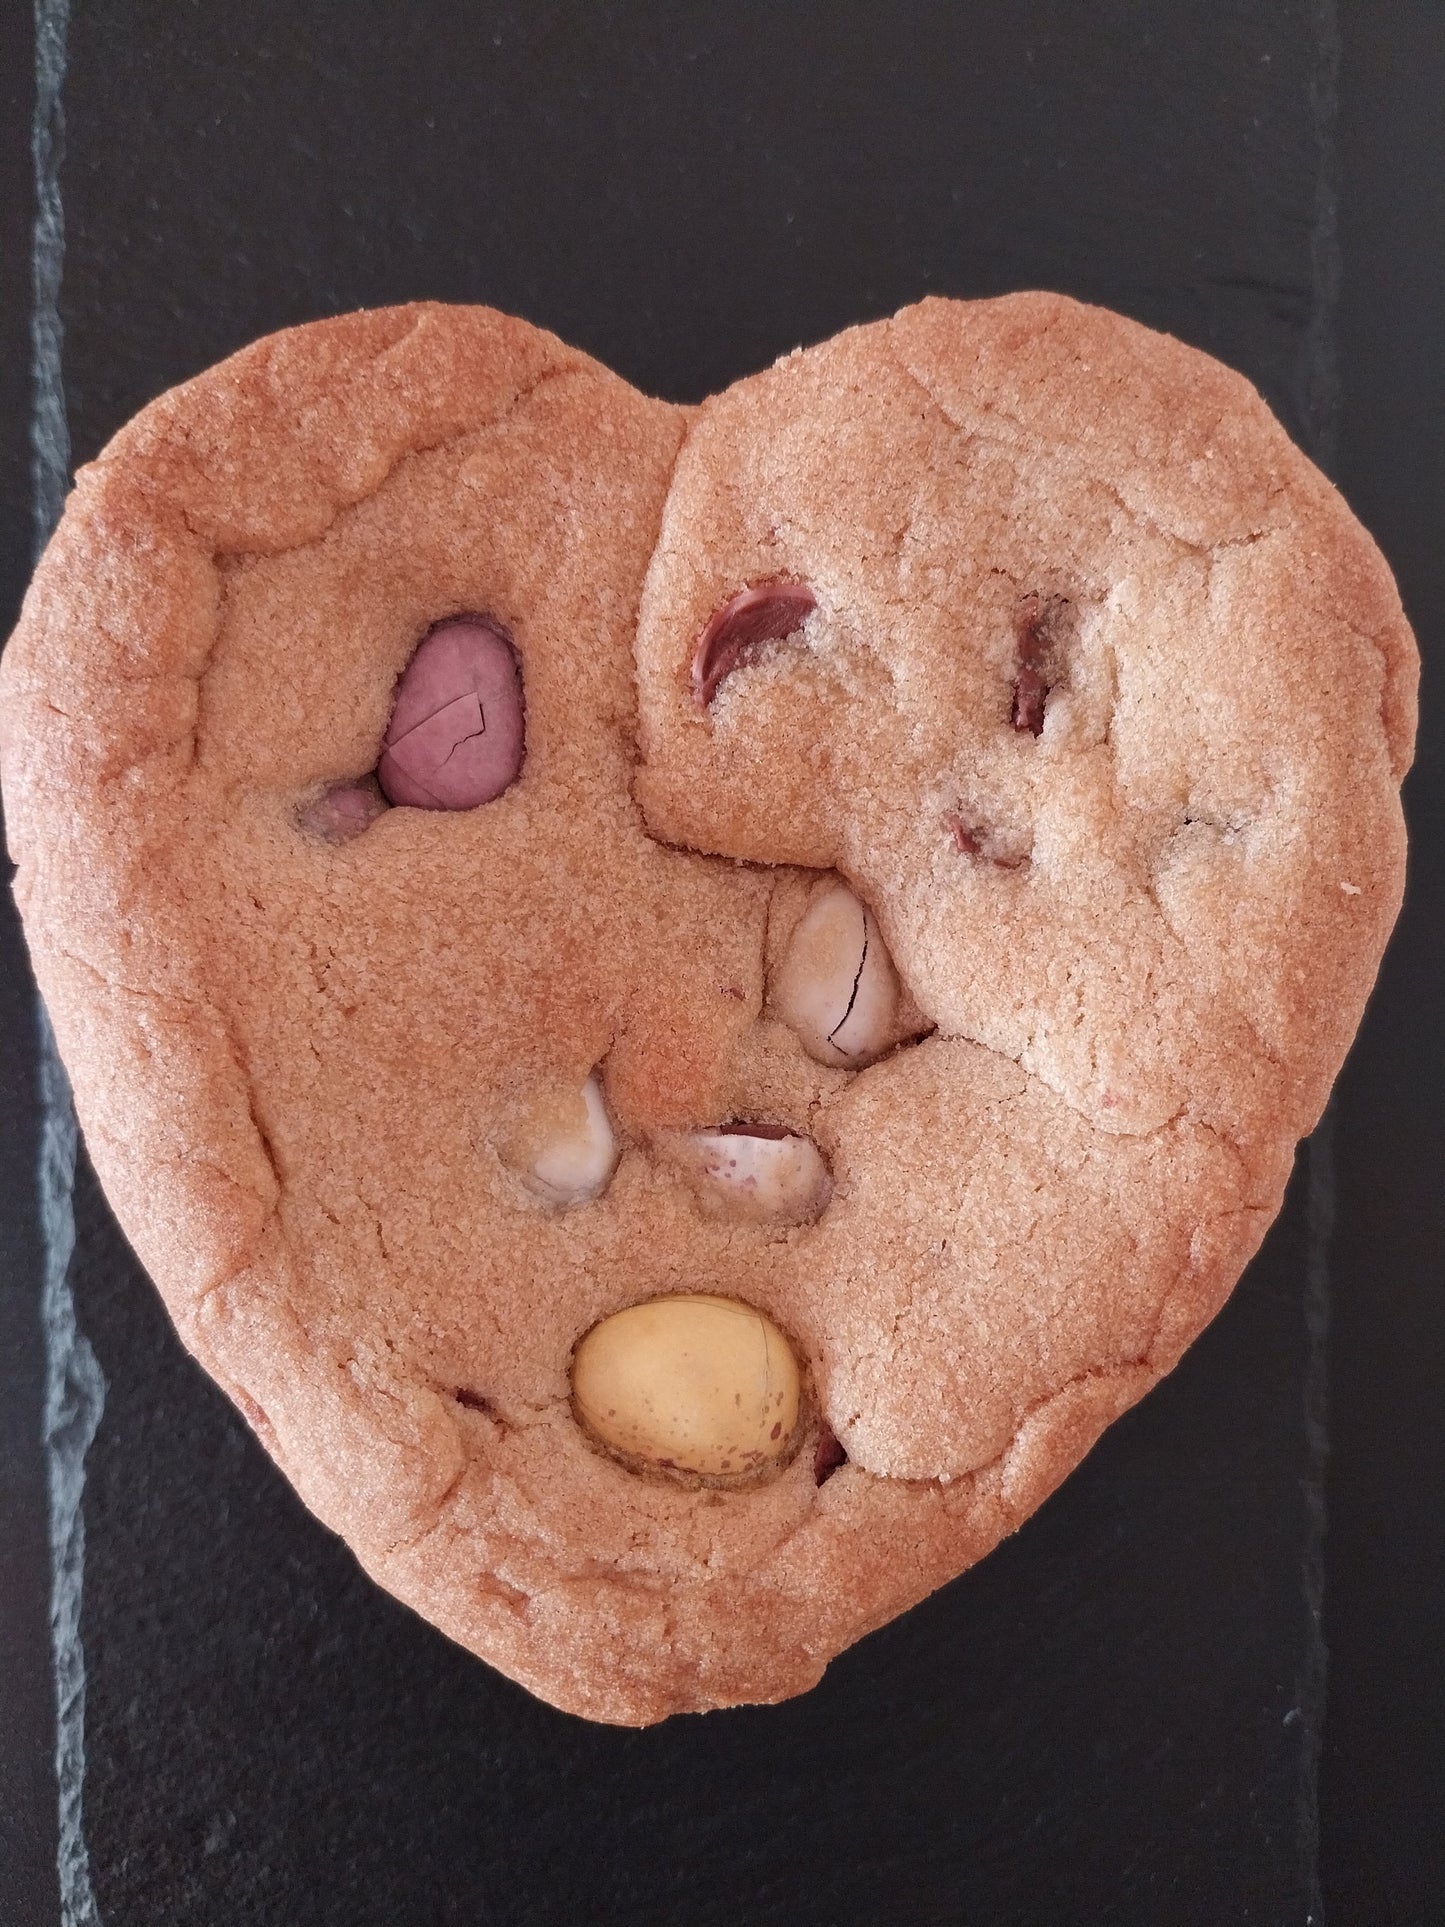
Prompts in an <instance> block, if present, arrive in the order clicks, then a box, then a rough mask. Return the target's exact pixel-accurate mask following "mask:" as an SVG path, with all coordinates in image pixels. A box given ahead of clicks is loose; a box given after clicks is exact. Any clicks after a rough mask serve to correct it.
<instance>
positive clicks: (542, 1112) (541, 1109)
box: [502, 1077, 617, 1207]
mask: <svg viewBox="0 0 1445 1927" xmlns="http://www.w3.org/2000/svg"><path fill="white" fill-rule="evenodd" d="M502 1161H503V1163H504V1164H506V1165H507V1166H508V1167H509V1168H510V1169H511V1170H512V1171H514V1172H515V1173H516V1174H517V1176H518V1177H519V1178H520V1179H521V1180H522V1182H523V1184H525V1185H526V1186H527V1188H528V1190H529V1191H535V1192H536V1194H537V1196H538V1197H539V1198H545V1199H546V1200H547V1202H548V1203H549V1204H556V1205H561V1206H564V1207H565V1206H567V1205H572V1204H585V1203H586V1202H587V1200H588V1199H589V1198H595V1197H596V1196H597V1195H598V1193H599V1192H600V1191H602V1190H604V1189H605V1188H606V1185H607V1181H608V1179H609V1178H610V1177H611V1176H612V1173H613V1171H614V1170H615V1169H616V1167H617V1140H616V1138H615V1137H614V1135H613V1131H612V1125H611V1123H610V1121H609V1119H608V1116H607V1108H606V1106H605V1105H604V1104H603V1102H602V1089H601V1086H600V1085H599V1084H598V1082H597V1079H596V1078H595V1077H589V1078H588V1080H587V1082H586V1083H585V1084H584V1085H583V1086H582V1088H581V1090H580V1091H560V1092H559V1091H548V1092H546V1093H544V1094H542V1095H541V1096H539V1097H538V1098H536V1100H535V1101H534V1102H533V1104H532V1105H531V1107H530V1109H529V1110H528V1111H527V1112H526V1113H525V1115H524V1116H523V1117H522V1118H521V1119H520V1121H519V1122H518V1124H517V1126H516V1128H515V1129H514V1131H513V1132H512V1134H511V1136H510V1137H509V1138H508V1140H507V1142H506V1143H505V1145H503V1147H502Z"/></svg>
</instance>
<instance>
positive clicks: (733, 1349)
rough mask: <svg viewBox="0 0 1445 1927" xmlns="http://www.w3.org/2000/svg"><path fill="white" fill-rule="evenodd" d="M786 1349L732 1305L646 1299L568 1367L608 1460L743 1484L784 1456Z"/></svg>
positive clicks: (794, 1392)
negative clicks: (613, 1455) (614, 1456)
mask: <svg viewBox="0 0 1445 1927" xmlns="http://www.w3.org/2000/svg"><path fill="white" fill-rule="evenodd" d="M799 1397H800V1392H799V1382H798V1366H797V1361H796V1359H795V1358H794V1357H793V1353H792V1348H791V1347H790V1346H789V1344H788V1341H787V1339H786V1338H784V1336H783V1334H782V1333H781V1332H780V1331H779V1330H778V1328H777V1326H776V1325H775V1324H774V1323H773V1322H772V1320H771V1319H770V1318H765V1317H764V1316H763V1314H762V1313H761V1312H760V1311H755V1310H754V1309H753V1307H752V1306H751V1305H745V1304H743V1303H742V1301H741V1300H740V1299H737V1298H718V1297H713V1296H711V1295H708V1294H703V1293H698V1294H695V1295H693V1294H685V1295H682V1296H679V1297H673V1298H652V1299H649V1300H648V1301H647V1302H646V1303H644V1304H641V1305H631V1306H629V1307H628V1308H627V1310H626V1311H619V1312H614V1313H613V1315H612V1317H610V1318H604V1319H603V1320H602V1322H601V1324H600V1325H594V1326H593V1327H592V1329H591V1331H589V1332H588V1333H587V1335H586V1337H585V1338H583V1340H582V1341H581V1343H580V1344H579V1345H578V1347H577V1350H576V1353H575V1355H574V1357H573V1361H572V1398H573V1404H574V1408H575V1410H576V1413H577V1417H578V1418H579V1420H580V1421H581V1423H582V1424H583V1425H584V1426H585V1427H586V1428H587V1430H588V1431H589V1432H590V1433H591V1434H592V1436H593V1437H594V1438H595V1439H597V1440H599V1441H600V1443H601V1444H603V1445H605V1446H607V1447H608V1448H609V1449H610V1450H612V1451H613V1452H617V1453H621V1454H622V1455H623V1456H624V1457H626V1458H629V1459H634V1460H638V1461H641V1462H643V1463H644V1464H647V1465H655V1466H658V1467H659V1468H662V1469H666V1470H676V1471H681V1472H696V1473H700V1474H701V1475H703V1476H704V1477H708V1478H722V1479H738V1480H742V1479H749V1478H757V1477H759V1476H760V1475H762V1474H764V1473H767V1472H769V1471H772V1470H775V1469H776V1468H777V1467H778V1466H779V1465H781V1464H782V1462H783V1461H784V1459H786V1457H787V1456H788V1452H789V1448H790V1446H791V1443H792V1438H793V1434H794V1432H795V1431H796V1429H797V1424H798V1405H799Z"/></svg>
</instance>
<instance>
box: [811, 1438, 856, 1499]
mask: <svg viewBox="0 0 1445 1927" xmlns="http://www.w3.org/2000/svg"><path fill="white" fill-rule="evenodd" d="M847 1463H848V1454H847V1453H846V1452H845V1451H844V1450H843V1447H842V1445H841V1444H840V1443H839V1441H838V1436H837V1434H836V1433H835V1432H834V1430H833V1428H832V1426H831V1425H825V1426H824V1427H823V1430H822V1432H821V1433H820V1434H819V1437H818V1444H817V1449H816V1450H815V1451H814V1453H813V1481H814V1484H816V1485H826V1484H827V1483H828V1481H829V1479H831V1478H832V1476H833V1474H834V1473H835V1472H836V1471H837V1470H838V1467H839V1466H840V1465H846V1464H847Z"/></svg>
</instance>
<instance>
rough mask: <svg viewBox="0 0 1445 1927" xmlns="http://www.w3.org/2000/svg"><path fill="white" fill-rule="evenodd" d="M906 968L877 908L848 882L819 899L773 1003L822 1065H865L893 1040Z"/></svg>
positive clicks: (797, 934)
mask: <svg viewBox="0 0 1445 1927" xmlns="http://www.w3.org/2000/svg"><path fill="white" fill-rule="evenodd" d="M898 996H899V990H898V973H897V972H896V971H895V970H894V968H893V959H892V958H891V957H890V956H889V954H888V948H887V945H886V944H885V943H884V941H883V937H882V934H881V933H880V931H879V929H878V925H877V923H876V922H875V921H874V919H873V915H872V912H871V911H869V910H868V909H866V908H865V907H864V905H863V904H861V903H860V902H859V901H858V899H857V897H855V896H854V894H853V892H852V891H851V890H850V889H849V888H848V886H847V885H846V884H845V883H840V884H838V885H836V886H835V888H833V889H831V890H828V891H826V892H825V893H824V894H823V895H822V896H820V897H817V898H815V899H814V901H813V903H812V904H810V905H809V907H808V909H807V911H806V912H805V913H804V915H803V917H802V919H801V921H800V922H799V924H798V927H797V929H796V930H794V932H793V934H792V938H791V939H790V941H789V943H788V947H787V950H786V951H785V952H784V953H783V958H782V961H781V963H780V964H779V965H778V968H777V972H776V974H775V976H774V979H773V984H772V1006H773V1009H774V1011H775V1012H776V1014H777V1015H778V1016H779V1017H781V1018H782V1020H783V1022H784V1023H785V1024H787V1025H789V1026H790V1027H791V1028H792V1029H793V1030H795V1031H796V1032H797V1034H798V1037H799V1039H800V1041H801V1043H802V1046H803V1049H804V1050H805V1051H806V1052H807V1053H808V1055H809V1056H810V1057H813V1058H816V1059H817V1061H818V1062H819V1063H820V1064H839V1065H844V1066H846V1067H847V1068H848V1069H850V1070H858V1069H861V1067H862V1066H863V1065H864V1064H871V1063H872V1062H873V1060H874V1058H875V1057H881V1056H882V1054H883V1052H884V1051H885V1050H887V1049H888V1047H889V1045H890V1044H891V1043H892V1042H893V1027H894V1022H895V1020H896V1018H897V1014H898Z"/></svg>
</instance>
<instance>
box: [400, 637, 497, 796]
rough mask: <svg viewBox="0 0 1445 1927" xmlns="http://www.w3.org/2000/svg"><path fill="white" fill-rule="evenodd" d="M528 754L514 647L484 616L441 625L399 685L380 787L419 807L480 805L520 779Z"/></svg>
mask: <svg viewBox="0 0 1445 1927" xmlns="http://www.w3.org/2000/svg"><path fill="white" fill-rule="evenodd" d="M524 753H525V725H524V716H523V703H522V668H521V664H520V663H519V661H518V660H517V652H516V650H515V649H514V648H513V647H512V645H511V643H510V642H509V641H508V640H507V638H506V637H505V636H504V635H503V634H502V633H501V631H500V630H499V629H497V628H496V627H494V626H493V624H491V623H490V622H487V621H485V620H483V619H482V618H481V617H474V616H463V617H458V618H457V619H456V620H455V621H452V622H443V623H440V624H438V626H437V627H436V628H435V629H433V630H432V632H431V634H430V635H428V636H427V637H426V638H425V639H424V640H423V641H422V643H421V645H420V646H419V647H418V649H417V652H416V654H415V655H414V656H413V657H412V659H411V661H410V662H409V663H408V664H407V666H406V669H405V670H404V671H403V673H402V678H401V681H400V683H399V684H398V686H397V692H396V702H395V704H394V705H393V708H392V712H391V721H390V723H389V724H388V725H387V731H386V735H385V737H384V738H383V741H382V752H381V761H380V763H379V765H378V766H377V772H376V773H377V776H378V778H379V779H380V782H381V787H382V788H383V790H385V792H386V794H387V796H388V797H389V798H390V800H391V801H392V802H393V803H409V804H411V805H412V807H413V808H415V809H422V810H470V809H475V808H476V806H477V805H478V804H479V803H490V802H491V801H492V799H493V798H494V797H497V796H500V795H501V793H502V791H503V790H505V789H507V788H508V787H509V786H510V785H511V784H512V783H513V782H515V781H516V778H517V775H518V772H519V771H520V770H521V767H522V758H523V755H524Z"/></svg>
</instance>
